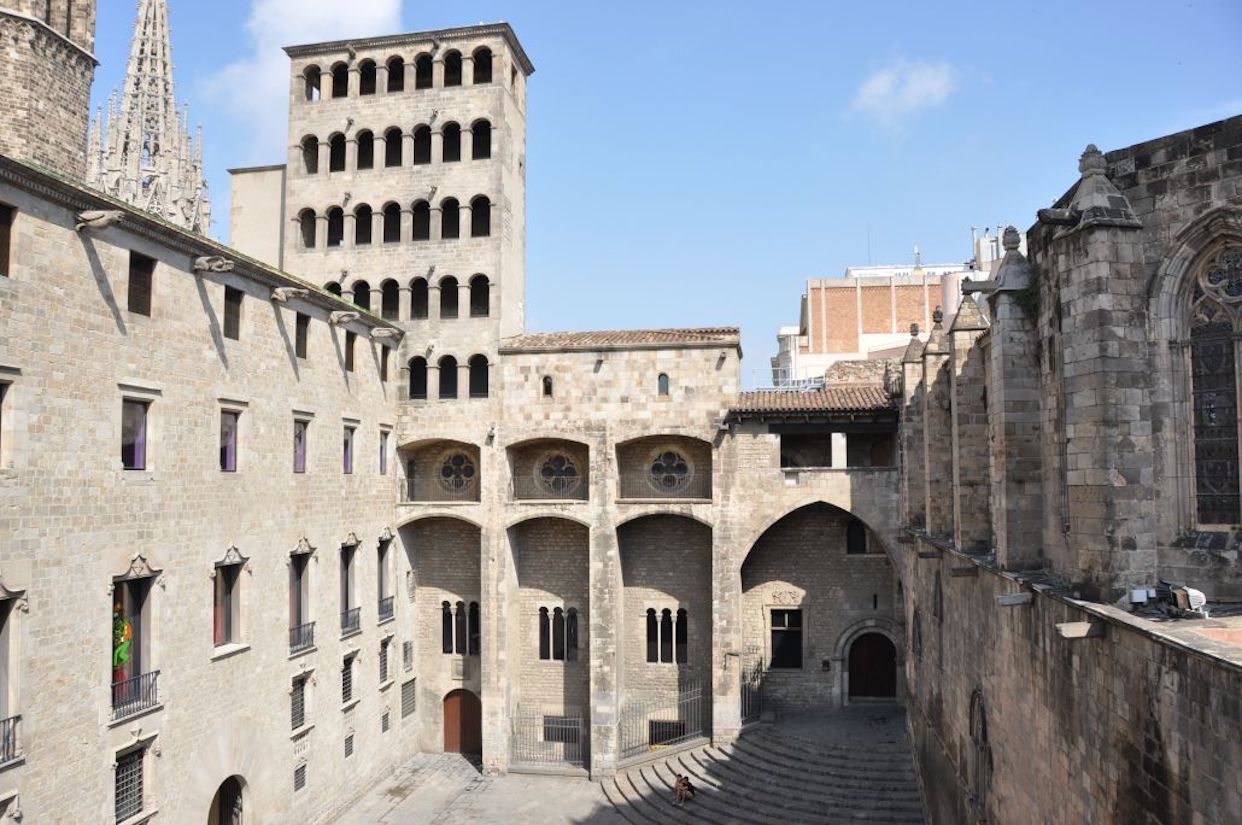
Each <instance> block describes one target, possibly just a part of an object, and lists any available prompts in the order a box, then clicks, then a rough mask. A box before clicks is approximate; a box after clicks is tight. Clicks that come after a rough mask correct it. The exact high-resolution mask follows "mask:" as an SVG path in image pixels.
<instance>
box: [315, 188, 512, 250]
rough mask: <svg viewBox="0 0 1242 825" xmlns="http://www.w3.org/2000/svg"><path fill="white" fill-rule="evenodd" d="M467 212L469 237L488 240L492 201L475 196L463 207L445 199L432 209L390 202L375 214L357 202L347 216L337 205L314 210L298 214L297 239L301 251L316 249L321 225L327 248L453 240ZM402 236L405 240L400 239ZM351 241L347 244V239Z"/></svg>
mask: <svg viewBox="0 0 1242 825" xmlns="http://www.w3.org/2000/svg"><path fill="white" fill-rule="evenodd" d="M463 209H465V210H469V217H468V219H467V220H468V223H469V227H470V237H471V238H488V237H491V234H492V199H491V198H489V197H488V196H487V195H475V196H474V197H473V198H471V199H470V202H469V204H467V205H465V206H463V205H462V203H461V201H460V200H458V199H457V198H445V199H444V200H442V201H440V203H439V205H438V206H435V207H433V206H432V205H431V204H430V203H428V202H427V201H425V200H417V201H415V202H414V203H413V204H412V205H411V206H410V208H409V209H408V210H406V209H403V208H402V206H401V204H399V203H396V202H392V201H390V202H389V203H386V204H384V206H383V207H382V208H381V209H379V210H378V211H377V210H376V209H374V208H373V207H372V206H371V205H370V204H368V203H360V204H358V205H357V206H355V207H354V208H353V210H352V211H350V212H349V213H346V212H345V210H344V209H343V208H342V207H340V206H332V207H329V208H328V209H327V210H325V211H324V213H323V214H322V215H320V214H318V213H317V212H316V211H315V210H314V209H310V208H307V209H303V210H302V211H301V212H299V213H298V229H299V240H300V241H301V247H302V248H303V249H314V248H316V247H317V246H319V235H320V230H319V224H320V223H321V222H322V223H323V224H324V233H323V235H324V245H325V246H326V247H328V248H332V247H341V246H347V245H348V246H370V245H371V244H373V243H375V242H376V238H378V239H379V242H380V243H400V242H401V241H403V240H407V239H408V240H411V241H429V240H431V239H432V235H433V234H434V235H437V236H438V237H439V239H440V240H455V239H458V238H461V236H462V218H461V213H462V210H463ZM407 214H408V215H409V216H410V220H409V227H410V228H409V232H408V234H407V233H406V232H405V231H404V230H403V227H402V223H403V220H402V218H403V216H404V215H407ZM433 215H435V216H438V218H439V220H438V221H437V222H438V224H439V227H438V232H436V231H433V230H435V229H436V227H433V226H432V224H433V220H432V218H433ZM347 218H348V219H349V221H350V222H352V223H353V228H352V231H347V230H346V219H347ZM403 236H404V237H403ZM347 238H348V239H349V240H350V243H349V244H346V242H345V241H346V239H347Z"/></svg>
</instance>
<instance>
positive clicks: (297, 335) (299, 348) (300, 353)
mask: <svg viewBox="0 0 1242 825" xmlns="http://www.w3.org/2000/svg"><path fill="white" fill-rule="evenodd" d="M309 335H310V316H309V315H303V314H302V313H301V312H299V313H298V317H297V326H296V329H295V332H294V339H293V352H294V354H295V355H296V356H297V357H298V358H305V357H306V342H307V338H308V337H309Z"/></svg>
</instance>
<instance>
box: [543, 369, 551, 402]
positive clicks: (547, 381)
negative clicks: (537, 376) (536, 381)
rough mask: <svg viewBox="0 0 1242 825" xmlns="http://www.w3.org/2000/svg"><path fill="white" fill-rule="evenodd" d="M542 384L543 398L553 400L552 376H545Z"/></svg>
mask: <svg viewBox="0 0 1242 825" xmlns="http://www.w3.org/2000/svg"><path fill="white" fill-rule="evenodd" d="M542 383H543V397H544V398H551V397H552V376H550V375H545V376H544V377H543V382H542Z"/></svg>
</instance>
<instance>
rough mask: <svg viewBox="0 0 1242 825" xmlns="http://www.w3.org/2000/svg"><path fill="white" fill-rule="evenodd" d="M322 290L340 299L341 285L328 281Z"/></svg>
mask: <svg viewBox="0 0 1242 825" xmlns="http://www.w3.org/2000/svg"><path fill="white" fill-rule="evenodd" d="M323 288H324V289H326V290H327V291H328V292H329V293H331V294H332V295H335V296H336V297H338V298H340V297H341V295H342V294H343V293H342V292H341V285H340V284H339V283H337V282H336V281H328V282H327V283H326V284H324V285H323Z"/></svg>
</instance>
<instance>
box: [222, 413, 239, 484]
mask: <svg viewBox="0 0 1242 825" xmlns="http://www.w3.org/2000/svg"><path fill="white" fill-rule="evenodd" d="M241 415H242V411H241V410H239V409H235V408H232V407H224V408H222V409H221V410H220V472H222V473H236V472H237V466H238V458H239V456H238V451H239V450H240V447H241V435H240V431H241ZM230 418H231V419H232V429H231V430H227V429H226V423H227V422H228V420H229V419H230Z"/></svg>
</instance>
